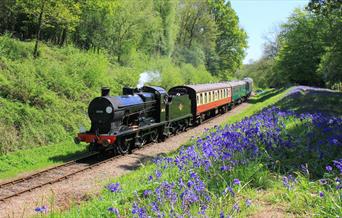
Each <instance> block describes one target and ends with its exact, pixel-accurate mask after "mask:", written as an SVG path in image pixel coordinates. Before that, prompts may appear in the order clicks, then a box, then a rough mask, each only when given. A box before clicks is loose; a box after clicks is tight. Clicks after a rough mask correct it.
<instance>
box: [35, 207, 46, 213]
mask: <svg viewBox="0 0 342 218" xmlns="http://www.w3.org/2000/svg"><path fill="white" fill-rule="evenodd" d="M34 211H36V212H37V213H46V212H47V206H41V207H36V208H35V209H34Z"/></svg>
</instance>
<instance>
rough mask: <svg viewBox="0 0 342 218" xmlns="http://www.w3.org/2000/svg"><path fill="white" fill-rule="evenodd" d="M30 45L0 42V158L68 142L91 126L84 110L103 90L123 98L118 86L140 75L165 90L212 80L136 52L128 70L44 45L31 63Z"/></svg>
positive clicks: (201, 71)
mask: <svg viewBox="0 0 342 218" xmlns="http://www.w3.org/2000/svg"><path fill="white" fill-rule="evenodd" d="M33 46H34V45H33V43H24V42H20V41H18V40H14V39H11V38H9V37H8V36H3V37H0V54H1V56H0V130H1V134H4V135H5V136H6V140H1V141H0V154H1V153H7V152H9V151H14V150H16V149H25V148H30V147H34V146H41V145H46V144H51V143H58V142H62V141H65V140H70V138H69V136H72V135H74V134H75V133H76V132H77V131H78V129H79V127H80V126H81V125H82V126H86V127H87V128H88V127H89V119H88V117H87V106H88V103H89V101H90V100H91V99H92V98H93V97H95V96H97V95H98V94H99V90H100V88H101V86H108V87H110V88H111V93H112V94H113V95H116V94H121V90H122V87H124V86H131V87H135V86H136V85H137V83H138V80H139V75H140V73H142V72H144V71H157V72H160V76H161V79H160V81H154V82H151V84H153V85H158V86H162V87H164V88H165V89H169V88H171V87H172V86H175V85H179V84H185V83H205V82H208V81H216V79H215V78H214V77H213V76H211V74H210V73H208V71H206V69H205V67H204V66H203V65H199V66H198V67H197V68H196V67H193V66H192V65H189V64H183V65H181V66H177V65H175V64H174V63H173V61H172V60H171V59H170V58H167V57H160V58H150V57H149V56H147V55H144V54H141V53H140V54H139V53H136V54H135V55H133V56H132V57H131V58H130V61H129V66H121V65H119V64H112V63H110V60H109V58H108V55H107V54H105V53H94V52H91V51H88V52H83V51H80V50H78V49H76V48H74V47H72V46H67V47H64V48H57V47H48V46H46V45H44V44H43V45H42V48H41V51H42V55H41V56H40V57H39V58H36V59H34V58H33V56H32V54H31V51H32V48H33ZM184 72H185V73H184Z"/></svg>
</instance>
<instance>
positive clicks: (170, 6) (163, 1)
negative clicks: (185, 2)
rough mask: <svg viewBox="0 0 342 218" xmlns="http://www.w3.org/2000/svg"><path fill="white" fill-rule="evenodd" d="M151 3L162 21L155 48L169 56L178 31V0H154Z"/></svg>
mask: <svg viewBox="0 0 342 218" xmlns="http://www.w3.org/2000/svg"><path fill="white" fill-rule="evenodd" d="M153 5H154V11H156V12H157V13H158V16H159V17H160V19H161V23H162V29H161V33H160V34H159V38H158V42H157V45H156V48H155V49H156V50H157V52H158V53H159V54H161V55H166V56H170V55H171V54H172V52H173V49H174V46H175V40H176V37H177V33H178V26H177V20H176V10H177V5H178V0H154V1H153Z"/></svg>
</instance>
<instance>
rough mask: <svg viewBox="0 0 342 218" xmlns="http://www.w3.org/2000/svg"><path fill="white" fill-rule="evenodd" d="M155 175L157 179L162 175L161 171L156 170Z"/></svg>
mask: <svg viewBox="0 0 342 218" xmlns="http://www.w3.org/2000/svg"><path fill="white" fill-rule="evenodd" d="M155 173H156V177H157V179H159V178H160V177H161V176H162V173H161V172H160V171H159V170H156V172H155Z"/></svg>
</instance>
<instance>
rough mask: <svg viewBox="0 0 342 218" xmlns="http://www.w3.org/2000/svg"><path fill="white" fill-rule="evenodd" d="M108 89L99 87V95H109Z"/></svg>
mask: <svg viewBox="0 0 342 218" xmlns="http://www.w3.org/2000/svg"><path fill="white" fill-rule="evenodd" d="M109 92H110V89H109V88H108V87H102V88H101V96H109Z"/></svg>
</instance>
